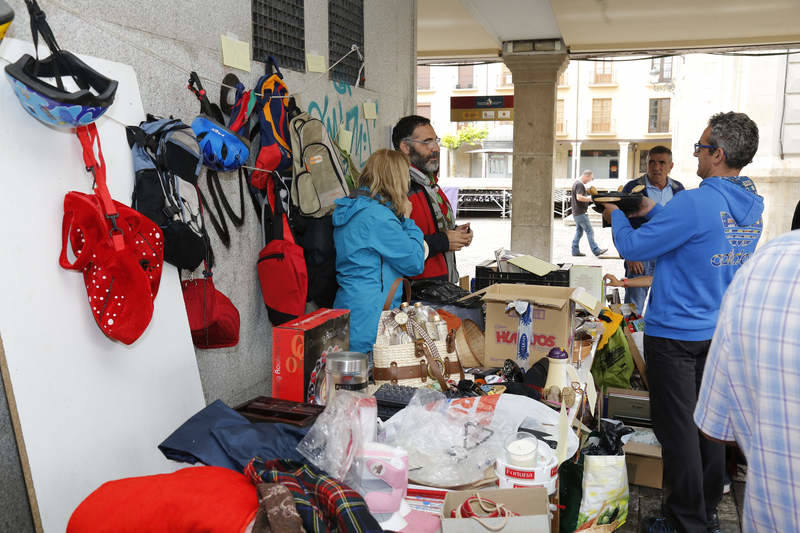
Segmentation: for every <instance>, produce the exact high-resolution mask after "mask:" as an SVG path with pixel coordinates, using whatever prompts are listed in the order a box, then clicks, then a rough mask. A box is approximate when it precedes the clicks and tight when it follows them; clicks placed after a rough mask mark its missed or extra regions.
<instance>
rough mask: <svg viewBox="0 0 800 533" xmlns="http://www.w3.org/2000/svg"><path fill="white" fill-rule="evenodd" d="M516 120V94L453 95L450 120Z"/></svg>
mask: <svg viewBox="0 0 800 533" xmlns="http://www.w3.org/2000/svg"><path fill="white" fill-rule="evenodd" d="M478 120H514V96H513V95H508V96H502V95H494V96H451V97H450V121H451V122H473V121H478Z"/></svg>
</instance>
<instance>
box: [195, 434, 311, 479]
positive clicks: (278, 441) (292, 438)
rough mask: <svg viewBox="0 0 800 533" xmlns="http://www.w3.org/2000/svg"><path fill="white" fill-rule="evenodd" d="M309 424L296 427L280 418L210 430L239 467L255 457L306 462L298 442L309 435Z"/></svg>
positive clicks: (241, 468)
mask: <svg viewBox="0 0 800 533" xmlns="http://www.w3.org/2000/svg"><path fill="white" fill-rule="evenodd" d="M309 429H311V428H310V426H309V427H304V428H301V427H297V426H293V425H290V424H282V423H278V422H258V423H255V424H251V423H247V424H246V425H236V426H233V425H231V426H224V427H216V428H214V429H212V430H211V434H212V435H214V437H215V438H216V440H217V442H218V443H219V445H220V446H221V447H222V449H223V450H225V453H226V454H227V455H228V457H229V458H230V459H231V460H232V461H233V462H234V463H235V464H236V466H237V468H238V470H239V471H242V470H244V467H245V466H247V464H248V463H249V462H250V459H252V458H253V457H260V458H261V459H263V460H264V461H271V460H273V459H284V460H290V461H298V462H301V463H305V462H307V461H306V459H305V458H304V457H303V456H302V455H300V452H298V451H297V444H298V443H299V442H300V441H301V440H302V438H303V437H305V436H306V433H308V430H309Z"/></svg>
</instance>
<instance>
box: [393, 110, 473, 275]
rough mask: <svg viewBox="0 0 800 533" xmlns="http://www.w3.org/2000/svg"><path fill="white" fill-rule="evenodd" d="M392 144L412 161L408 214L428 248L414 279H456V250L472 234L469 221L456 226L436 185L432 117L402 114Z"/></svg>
mask: <svg viewBox="0 0 800 533" xmlns="http://www.w3.org/2000/svg"><path fill="white" fill-rule="evenodd" d="M392 144H394V148H395V150H399V151H401V152H403V153H404V154H406V156H408V159H409V161H410V163H411V167H410V170H409V174H410V178H411V182H410V184H409V188H408V199H409V200H410V201H411V206H412V211H411V218H412V219H413V220H414V222H416V224H417V226H419V229H421V230H422V233H423V234H424V235H425V242H426V243H427V244H428V249H429V253H428V259H427V260H426V261H425V271H424V272H423V273H422V274H420V275H419V276H417V277H415V278H414V279H442V280H448V281H450V282H451V283H458V270H456V255H455V252H457V251H458V250H460V249H461V248H463V247H464V246H469V245H470V243H471V242H472V235H473V234H472V231H471V230H470V228H469V224H463V225H461V226H456V223H455V213H454V212H453V208H452V206H451V205H450V202H449V201H448V200H447V196H445V194H444V192H443V191H442V189H441V187H439V184H438V181H439V179H438V177H439V138H438V137H437V136H436V132H435V131H434V129H433V126H431V121H430V120H428V119H427V118H425V117H421V116H418V115H411V116H407V117H403V118H401V119H400V120H399V121H398V122H397V125H396V126H395V127H394V130H392Z"/></svg>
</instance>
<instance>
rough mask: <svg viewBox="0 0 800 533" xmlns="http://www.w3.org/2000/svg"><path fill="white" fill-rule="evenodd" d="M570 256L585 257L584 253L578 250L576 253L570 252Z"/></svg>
mask: <svg viewBox="0 0 800 533" xmlns="http://www.w3.org/2000/svg"><path fill="white" fill-rule="evenodd" d="M572 257H586V254H582V253H580V252H578V253H577V254H576V253H573V254H572Z"/></svg>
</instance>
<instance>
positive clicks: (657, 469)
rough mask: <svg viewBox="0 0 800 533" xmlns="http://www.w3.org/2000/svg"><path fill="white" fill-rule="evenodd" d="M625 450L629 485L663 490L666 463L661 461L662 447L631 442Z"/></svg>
mask: <svg viewBox="0 0 800 533" xmlns="http://www.w3.org/2000/svg"><path fill="white" fill-rule="evenodd" d="M623 450H624V451H625V466H627V468H628V483H632V484H633V485H642V486H644V487H652V488H654V489H660V488H662V481H663V480H662V476H663V474H664V463H663V462H662V460H661V446H652V445H650V444H642V443H641V442H629V443H628V444H626V445H625V446H624V448H623Z"/></svg>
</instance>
